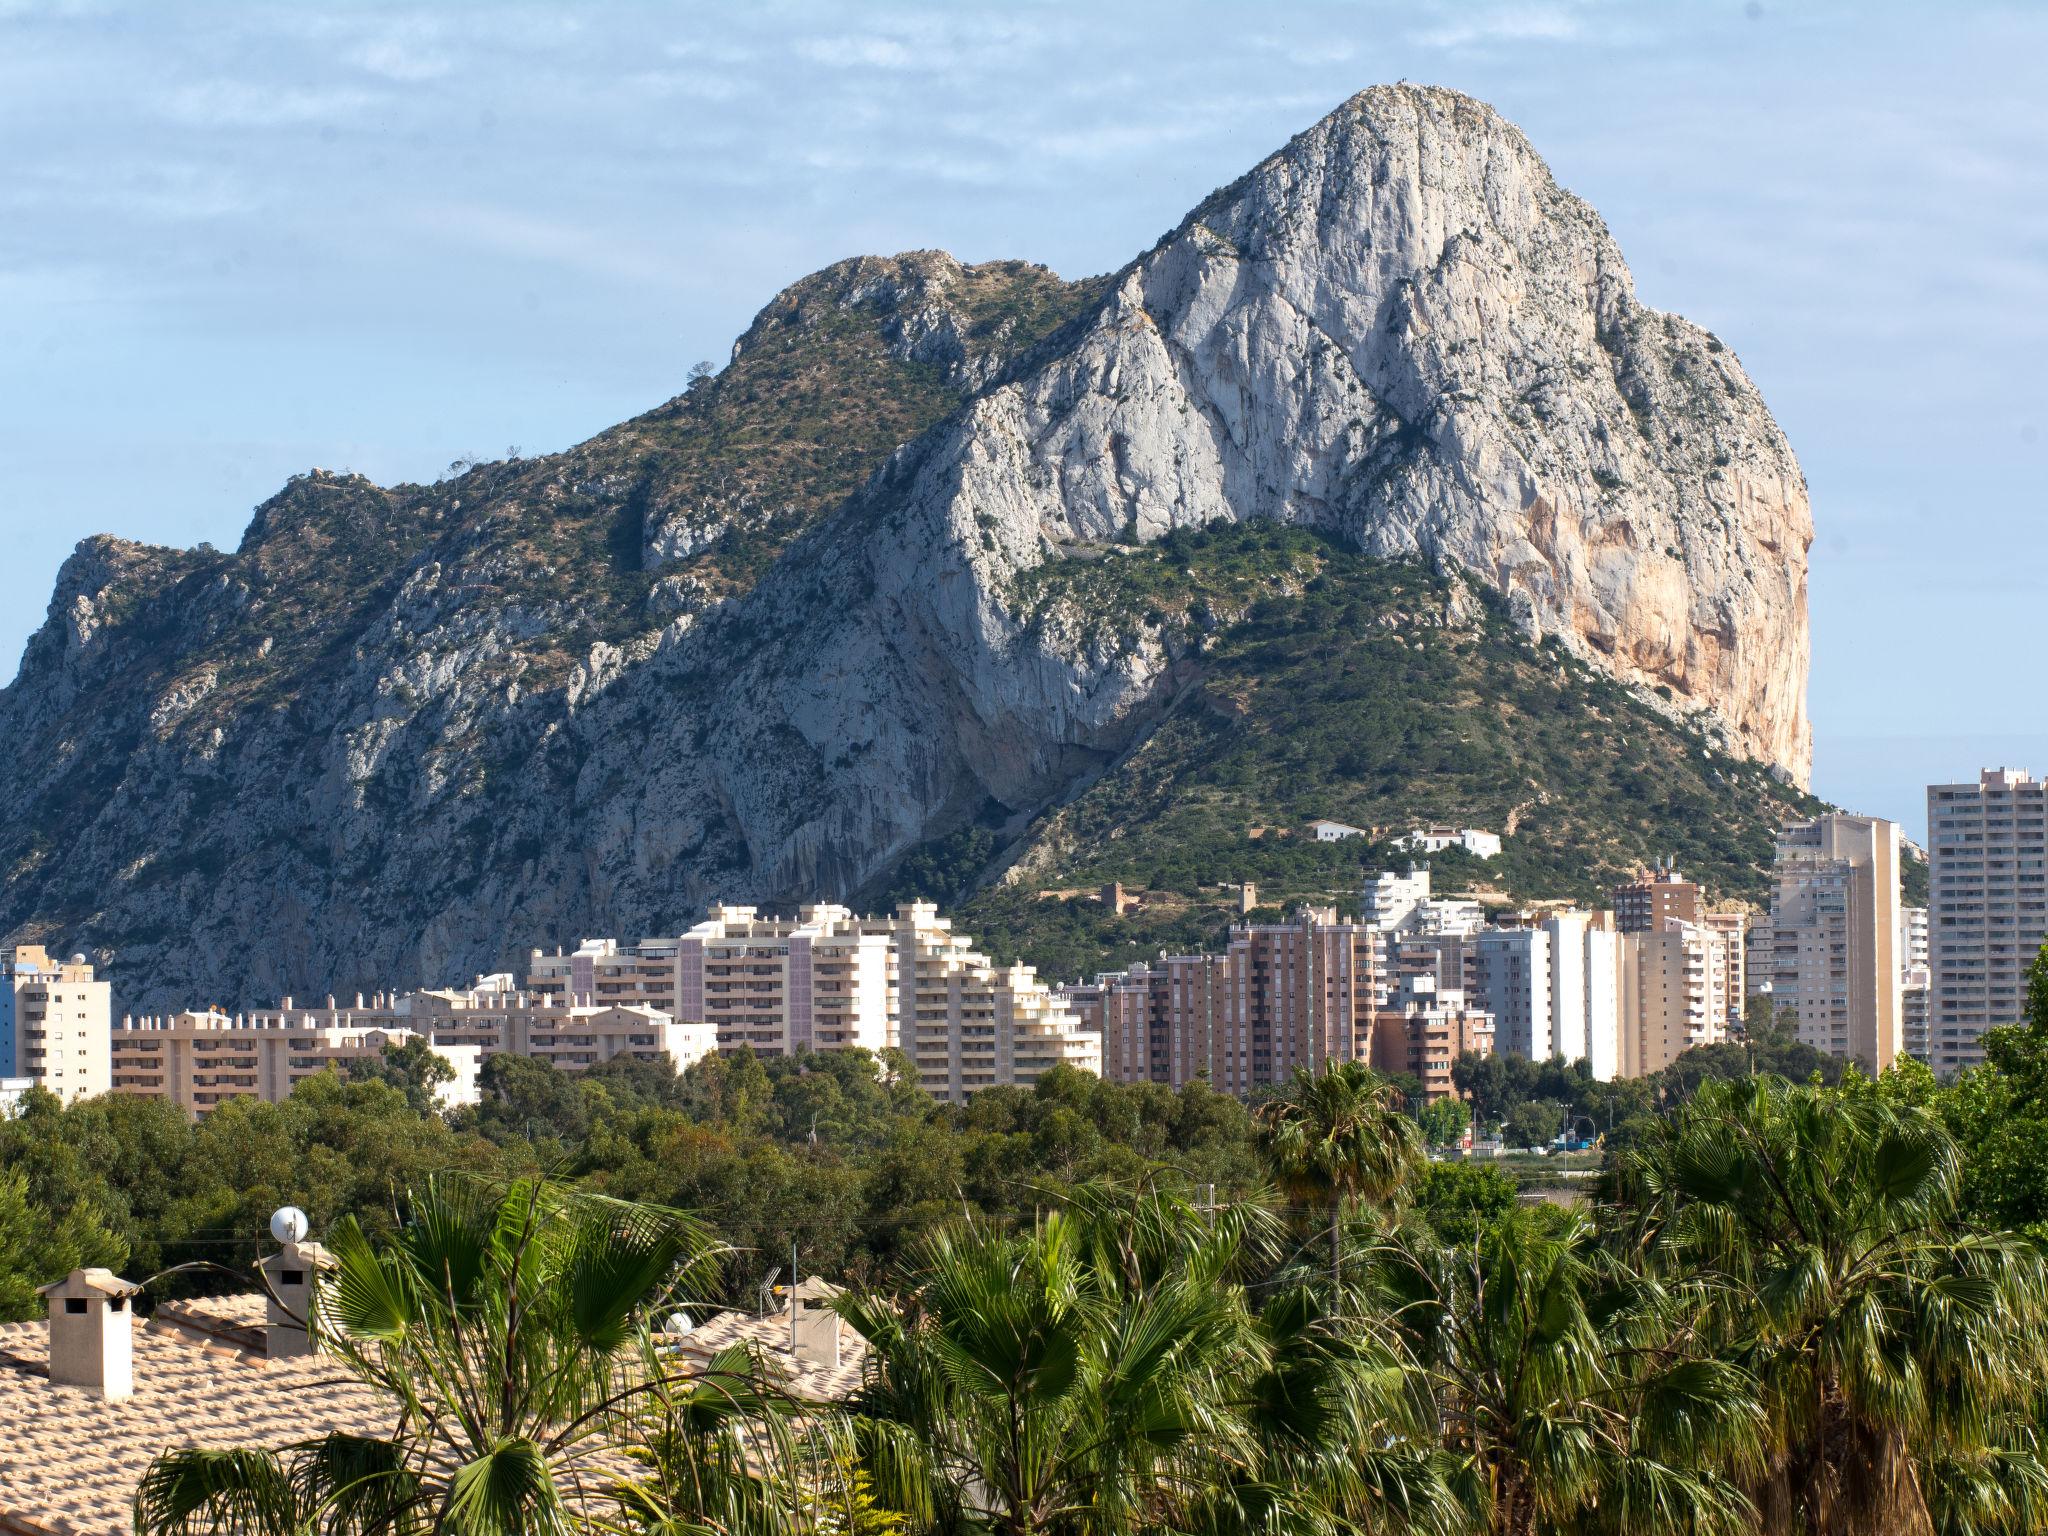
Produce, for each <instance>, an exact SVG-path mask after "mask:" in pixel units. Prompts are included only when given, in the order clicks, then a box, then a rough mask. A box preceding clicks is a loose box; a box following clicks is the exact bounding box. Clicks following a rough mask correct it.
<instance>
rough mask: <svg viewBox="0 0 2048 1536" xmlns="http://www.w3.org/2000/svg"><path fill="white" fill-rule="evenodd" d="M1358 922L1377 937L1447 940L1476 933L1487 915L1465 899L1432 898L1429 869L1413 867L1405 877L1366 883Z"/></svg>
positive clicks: (1376, 877) (1384, 875) (1386, 875)
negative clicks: (1395, 935)
mask: <svg viewBox="0 0 2048 1536" xmlns="http://www.w3.org/2000/svg"><path fill="white" fill-rule="evenodd" d="M1359 921H1360V922H1361V923H1362V924H1363V925H1364V926H1365V927H1367V928H1370V929H1372V930H1373V931H1375V932H1377V933H1385V934H1400V935H1403V936H1407V937H1415V938H1446V937H1458V936H1465V935H1470V934H1474V933H1477V932H1478V931H1479V930H1480V929H1481V928H1483V927H1484V926H1485V925H1486V913H1485V910H1484V909H1483V908H1481V906H1480V905H1479V903H1478V902H1476V901H1472V900H1469V899H1467V898H1465V897H1462V896H1434V895H1432V894H1431V893H1430V885H1429V866H1428V865H1427V864H1411V865H1409V866H1408V871H1407V873H1406V874H1396V873H1394V872H1393V871H1391V870H1390V871H1386V872H1384V873H1381V874H1377V875H1374V876H1373V877H1372V878H1371V879H1369V880H1367V881H1366V882H1365V888H1364V891H1363V892H1362V893H1361V900H1360V906H1359Z"/></svg>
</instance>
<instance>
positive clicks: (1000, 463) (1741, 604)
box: [0, 87, 1810, 1007]
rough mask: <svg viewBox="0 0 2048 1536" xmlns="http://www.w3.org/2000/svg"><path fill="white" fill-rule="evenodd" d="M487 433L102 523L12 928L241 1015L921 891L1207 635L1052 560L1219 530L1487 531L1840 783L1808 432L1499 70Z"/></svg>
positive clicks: (1518, 570) (847, 265) (913, 273)
mask: <svg viewBox="0 0 2048 1536" xmlns="http://www.w3.org/2000/svg"><path fill="white" fill-rule="evenodd" d="M458 469H459V471H460V472H459V473H457V474H456V475H455V476H454V477H453V478H451V479H448V480H444V481H443V482H441V483H439V484H437V485H434V486H400V487H393V488H389V489H385V488H380V487H377V486H374V485H371V484H369V483H368V482H367V481H363V480H361V479H359V478H356V477H350V476H336V475H326V474H321V473H318V472H316V473H315V474H313V475H309V476H304V477H301V478H300V479H298V480H295V481H294V482H293V483H292V485H291V486H289V487H287V489H286V490H285V491H284V492H282V493H280V495H279V496H278V497H277V498H275V499H273V501H272V502H270V503H267V504H266V505H265V507H263V508H261V509H259V511H258V513H257V515H256V517H255V519H254V520H253V521H252V523H251V525H250V530H249V535H248V537H247V538H245V540H244V542H243V545H242V547H241V548H240V550H238V551H237V552H236V553H235V554H233V555H225V554H216V553H214V552H211V551H204V550H202V551H195V552H189V553H188V552H178V551H162V550H148V549H144V548H142V547H140V546H135V545H129V544H123V543H121V542H119V541H116V540H111V539H97V540H90V541H88V542H87V544H85V545H83V546H81V548H80V551H79V554H78V555H77V556H76V557H74V559H73V561H72V562H71V564H70V565H68V566H67V568H66V570H65V572H64V574H63V576H62V577H61V578H60V581H59V584H58V590H57V593H56V596H55V597H54V599H53V602H52V606H51V613H50V620H49V622H48V624H47V625H46V626H45V628H44V629H43V630H42V631H41V632H40V634H39V635H38V636H37V638H36V639H35V641H34V642H33V643H32V644H31V646H30V648H29V652H28V655H27V658H26V660H25V662H24V665H23V670H22V674H21V676H20V678H19V679H18V680H17V681H16V682H15V684H14V685H13V686H12V687H10V688H9V689H7V690H6V691H5V693H4V694H0V793H5V795H6V796H7V803H8V804H9V805H10V806H13V807H16V808H17V811H16V814H15V815H14V817H13V818H11V819H10V821H9V822H8V823H6V824H5V826H4V827H0V881H4V883H0V929H5V930H6V931H7V932H9V933H11V934H13V935H16V936H34V937H50V938H54V939H59V940H61V942H62V943H63V944H64V946H65V947H66V948H67V949H75V948H89V949H92V950H93V951H95V952H96V953H97V954H98V955H99V956H100V957H101V959H102V960H103V961H105V962H108V963H109V964H110V965H111V967H112V970H113V973H114V975H115V976H116V978H117V980H118V981H119V982H120V984H121V988H122V996H123V1000H124V1002H125V1003H127V1004H129V1005H131V1006H151V1007H154V1006H159V1005H163V1004H169V1003H182V1002H188V1001H212V1002H218V1003H223V1004H230V1005H232V1004H235V1003H244V1002H254V1001H257V1000H260V999H263V998H266V997H270V996H273V995H275V994H278V993H282V992H293V993H296V994H300V995H307V994H314V995H317V994H321V993H325V992H326V991H329V990H334V991H338V992H341V991H352V990H355V989H356V988H358V987H369V986H376V985H382V984H400V985H404V984H410V983H414V982H417V981H422V980H445V979H448V978H451V977H457V976H460V975H462V974H464V973H466V972H468V971H472V970H478V969H488V968H497V967H499V966H502V965H504V964H506V963H507V962H508V961H509V960H510V959H511V958H512V955H513V952H514V951H516V950H517V949H518V948H519V947H521V946H523V945H525V944H527V943H529V942H532V943H538V942H553V941H556V940H560V939H573V938H575V937H576V936H577V935H578V934H579V933H582V932H597V931H612V932H620V933H626V934H635V933H639V932H652V931H660V930H662V929H673V928H675V927H676V926H678V925H680V924H682V923H683V922H685V921H687V920H689V919H690V918H691V917H692V916H693V914H695V913H696V912H697V911H698V910H699V909H700V907H701V905H702V904H703V903H704V902H705V901H706V900H708V899H713V898H717V897H727V898H740V897H748V898H753V899H758V900H761V901H769V902H772V901H783V900H790V899H795V898H799V897H813V896H820V895H841V894H850V893H854V892H858V891H861V890H863V889H869V888H872V887H873V885H874V884H875V883H876V882H877V881H878V880H880V879H882V878H883V877H885V876H886V874H887V872H888V871H889V870H890V869H891V868H892V866H893V865H894V864H895V862H896V861H897V860H898V859H899V858H901V857H902V855H903V854H904V853H905V852H906V851H907V850H909V849H911V848H913V847H916V846H917V845H919V844H920V843H923V842H926V841H928V840H930V839H932V838H934V837H937V836H942V835H945V834H948V833H951V832H953V831H955V830H956V829H959V828H963V827H967V826H970V825H980V826H983V827H987V828H990V829H992V830H997V831H999V832H1001V833H1004V834H1008V833H1013V832H1015V831H1018V830H1020V829H1021V828H1022V827H1023V826H1025V825H1026V824H1027V823H1028V822H1029V821H1030V820H1031V818H1032V817H1033V816H1035V815H1036V814H1037V813H1039V812H1040V811H1041V810H1042V809H1043V808H1045V807H1046V806H1047V805H1049V804H1051V803H1054V802H1056V801H1058V800H1059V799H1060V798H1062V797H1063V796H1065V795H1067V794H1069V793H1070V792H1071V791H1072V790H1073V789H1074V787H1075V786H1076V785H1077V784H1080V783H1082V782H1085V781H1086V780H1087V779H1088V778H1089V777H1090V776H1091V775H1093V774H1094V773H1096V772H1098V771H1100V770H1101V769H1102V768H1103V767H1104V765H1106V764H1107V763H1109V762H1111V761H1112V760H1113V759H1115V757H1116V756H1117V755H1118V754H1119V753H1121V752H1122V751H1124V750H1125V749H1126V748H1127V747H1129V746H1130V745H1131V744H1132V743H1133V742H1134V741H1135V740H1137V739H1138V738H1139V737H1140V736H1141V735H1142V734H1143V733H1144V732H1145V731H1147V730H1148V729H1149V728H1150V727H1151V725H1152V724H1153V723H1154V722H1155V721H1156V720H1157V719H1158V718H1159V715H1160V712H1161V710H1162V709H1164V708H1165V707H1166V705H1167V703H1168V701H1169V700H1170V699H1171V697H1172V696H1173V695H1174V693H1175V691H1176V689H1177V687H1178V686H1179V683H1180V682H1181V681H1182V680H1183V679H1185V678H1187V677H1188V676H1190V675H1192V673H1193V671H1194V669H1196V668H1198V667H1199V665H1200V660H1199V656H1198V655H1197V654H1196V651H1197V650H1198V644H1199V642H1198V639H1197V640H1191V639H1190V638H1188V637H1189V635H1190V634H1191V633H1196V634H1198V627H1197V629H1196V630H1195V631H1190V630H1188V629H1187V628H1185V627H1182V628H1175V627H1172V626H1162V625H1159V624H1156V623H1150V622H1149V621H1145V620H1143V619H1142V618H1141V617H1140V616H1138V615H1126V616H1124V618H1126V619H1128V622H1113V623H1105V622H1102V620H1103V618H1104V615H1103V614H1102V613H1100V612H1088V611H1085V610H1082V609H1077V608H1076V607H1075V606H1074V605H1073V604H1072V603H1046V602H1043V601H1040V600H1038V597H1037V594H1038V593H1039V592H1040V591H1041V589H1042V587H1043V586H1044V579H1043V578H1044V575H1045V572H1046V571H1047V570H1048V569H1054V570H1062V569H1068V567H1066V566H1051V567H1048V564H1047V563H1048V562H1072V561H1083V560H1088V561H1098V560H1099V561H1109V562H1114V561H1116V560H1118V559H1119V558H1120V554H1119V552H1120V551H1127V550H1128V549H1129V548H1130V547H1131V546H1133V545H1134V544H1143V543H1144V542H1145V541H1148V540H1153V539H1156V538H1158V537H1160V536H1161V535H1163V534H1164V533H1166V532H1168V531H1169V530H1171V529H1174V528H1177V527H1182V526H1186V525H1190V524H1197V523H1207V522H1214V521H1218V520H1248V519H1261V518H1264V519H1279V520H1284V521H1287V522H1292V523H1297V524H1304V525H1310V526H1313V527H1316V528H1318V529H1321V530H1325V531H1326V532H1328V533H1329V534H1330V535H1332V536H1333V537H1335V538H1337V539H1339V540H1342V541H1345V542H1349V543H1352V544H1355V545H1356V546H1358V547H1360V548H1362V549H1364V550H1366V551H1368V552H1372V553H1377V554H1383V555H1389V556H1405V557H1421V558H1424V559H1427V560H1431V561H1434V562H1437V563H1438V564H1440V565H1441V566H1443V567H1445V568H1447V569H1448V568H1455V569H1459V570H1463V571H1465V572H1467V573H1468V574H1469V575H1470V576H1471V577H1473V578H1475V579H1476V580H1477V581H1478V582H1479V583H1480V584H1481V585H1483V586H1486V587H1491V588H1492V589H1494V590H1495V591H1497V592H1498V593H1499V594H1501V597H1502V600H1503V601H1504V602H1505V603H1507V604H1508V605H1509V606H1510V609H1511V611H1512V612H1513V614H1514V615H1515V617H1516V619H1517V621H1518V622H1519V623H1520V624H1521V625H1522V626H1523V627H1524V628H1525V629H1527V630H1529V631H1531V632H1541V633H1544V634H1554V635H1556V636H1557V637H1559V638H1560V639H1561V640H1562V641H1563V642H1564V643H1565V644H1566V645H1567V646H1569V647H1570V648H1571V649H1572V650H1574V651H1576V652H1578V653H1580V654H1581V655H1582V656H1583V657H1585V658H1587V659H1589V660H1591V661H1592V662H1594V663H1595V664H1596V665H1598V666H1600V667H1603V668H1605V669H1607V670H1608V671H1610V672H1611V673H1613V674H1614V675H1615V676H1617V677H1619V678H1621V679H1623V680H1624V681H1626V682H1629V683H1630V684H1632V685H1635V686H1637V687H1639V688H1641V689H1642V690H1643V691H1644V693H1645V696H1646V697H1648V698H1651V699H1654V700H1655V701H1656V702H1657V704H1658V706H1659V707H1660V708H1663V709H1666V710H1668V711H1670V712H1672V713H1674V714H1683V715H1686V716H1689V717H1691V718H1693V719H1695V720H1696V721H1697V722H1698V723H1700V724H1702V725H1704V726H1706V727H1707V728H1709V729H1710V730H1711V731H1713V732H1715V733H1718V734H1720V735H1721V736H1722V737H1724V738H1725V740H1726V741H1727V742H1728V743H1730V744H1731V746H1733V747H1734V748H1735V749H1736V750H1738V751H1740V752H1743V753H1747V754H1751V755H1754V756H1757V757H1760V758H1763V759H1765V760H1767V761H1769V762H1771V763H1773V764H1775V765H1777V766H1778V767H1779V768H1780V769H1781V770H1782V771H1783V772H1785V773H1786V774H1788V775H1790V776H1792V777H1795V778H1803V776H1804V774H1805V771H1806V765H1807V752H1808V748H1807V727H1806V718H1805V706H1804V682H1805V663H1806V617H1805V580H1806V552H1807V546H1808V543H1809V542H1810V526H1809V521H1808V512H1807V507H1806V502H1805V498H1804V492H1803V488H1802V485H1801V481H1800V476H1799V472H1798V468H1797V465H1796V464H1795V462H1794V460H1793V458H1792V455H1791V452H1790V450H1789V449H1788V448H1787V446H1786V444H1785V442H1784V439H1783V437H1782V435H1781V434H1780V433H1779V432H1778V430H1777V428H1776V427H1775V425H1774V424H1773V423H1772V422H1771V419H1770V417H1769V415H1768V413H1767V412H1766V411H1765V410H1764V408H1763V405H1762V403H1761V401H1760V400H1759V399H1758V398H1757V396H1756V393H1755V391H1754V389H1753V388H1752V387H1751V386H1750V384H1749V382H1748V380H1747V379H1746V378H1745V377H1744V376H1743V374H1742V372H1741V370H1740V368H1739V366H1738V365H1737V364H1736V362H1735V360H1734V357H1733V355H1732V353H1730V352H1729V351H1728V350H1727V349H1726V348H1725V347H1723V346H1722V345H1721V344H1720V343H1719V342H1718V341H1716V340H1715V339H1714V338H1712V337H1710V336H1707V335H1706V334H1705V333H1703V332H1701V331H1699V330H1698V329H1696V328H1694V327H1692V326H1689V325H1687V324H1686V323H1685V322H1683V321H1680V320H1677V319H1675V318H1672V317H1668V316H1664V315H1659V314H1655V313H1653V312H1650V311H1648V310H1645V309H1643V308H1642V307H1641V306H1640V305H1638V304H1637V303H1636V301H1635V299H1634V296H1633V292H1632V290H1631V286H1630V282H1629V277H1628V273H1627V270H1626V268H1625V267H1624V266H1623V264H1622V261H1621V258H1620V256H1619V254H1618V252H1617V251H1616V250H1615V248H1614V245H1613V242H1612V241H1611V239H1610V238H1609V237H1608V235H1607V233H1606V231H1605V230H1604V228H1602V226H1601V224H1600V222H1599V220H1598V219H1597V217H1596V216H1595V215H1594V214H1593V213H1592V212H1591V211H1590V210H1589V209H1587V208H1586V207H1585V206H1584V205H1583V204H1581V203H1579V202H1577V201H1576V200H1575V199H1573V198H1571V197H1570V196H1569V195H1568V194H1566V193H1564V192H1562V191H1560V190H1559V189H1558V188H1557V187H1556V186H1555V184H1554V183H1553V182H1552V181H1551V179H1550V177H1549V175H1548V173H1547V172H1546V171H1545V169H1544V167H1543V165H1542V163H1541V162H1540V161H1539V160H1538V159H1537V157H1536V156H1535V154H1534V153H1533V152H1532V151H1531V150H1530V148H1529V146H1528V145H1527V144H1526V143H1525V142H1524V141H1523V139H1522V138H1521V136H1520V135H1519V134H1518V133H1516V132H1515V130H1514V129H1512V128H1511V127H1509V126H1508V125H1507V124H1506V123H1504V122H1502V121H1501V119H1500V118H1498V117H1497V116H1496V115H1495V114H1493V113H1492V112H1491V111H1490V110H1488V109H1487V108H1485V107H1483V106H1481V105H1479V104H1478V103H1475V102H1471V101H1469V100H1467V99H1465V98H1462V97H1459V96H1456V95H1454V94H1452V93H1449V92H1442V91H1432V90H1424V89H1419V88H1410V87H1398V88H1388V89H1380V90H1374V91H1369V92H1366V93H1364V94H1363V95H1361V96H1359V97H1357V98H1354V99H1353V100H1352V101H1350V102H1348V103H1346V104H1345V105H1344V106H1343V107H1341V108H1340V109H1339V110H1338V111H1337V112H1335V113H1333V114H1332V115H1331V116H1330V117H1329V118H1327V119H1325V120H1324V121H1323V122H1322V123H1320V124H1318V125H1317V126H1316V127H1315V128H1313V129H1311V130H1310V131H1309V132H1307V133H1305V134H1304V135H1302V136H1301V137H1300V138H1298V139H1296V140H1295V141H1294V142H1293V143H1291V144H1289V145H1288V146H1287V147H1286V148H1284V149H1283V150H1281V151H1280V152H1279V153H1278V154H1276V155H1274V156H1273V157H1271V158H1270V159H1269V160H1267V161H1266V162H1264V163H1263V164H1262V165H1260V166H1259V167H1257V168H1256V169H1255V170H1253V171H1252V172H1251V173H1250V174H1249V175H1247V176H1246V177H1245V178H1244V179H1243V180H1241V181H1239V182H1238V183H1236V184H1235V185H1233V186H1231V187H1228V188H1225V189H1224V190H1222V191H1220V192H1218V193H1217V194H1215V195H1214V196H1213V197H1211V198H1210V199H1209V200H1208V201H1207V202H1205V203H1204V204H1203V205H1202V207H1200V208H1198V209H1197V210H1195V212H1194V213H1192V214H1191V215H1189V217H1188V219H1187V220H1186V221H1185V222H1184V223H1183V224H1182V226H1181V227H1180V228H1179V229H1178V230H1176V231H1175V232H1174V233H1173V234H1172V235H1170V236H1168V237H1167V238H1166V239H1165V240H1163V241H1162V242H1161V243H1160V244H1159V245H1158V246H1157V247H1155V248H1154V249H1153V250H1151V251H1150V252H1148V253H1146V254H1145V255H1144V256H1142V257H1140V258H1139V259H1138V260H1137V261H1135V262H1134V263H1132V264H1131V265H1130V266H1129V267H1127V268H1126V269H1125V270H1124V271H1122V272H1120V273H1118V274H1116V275H1114V276H1113V277H1111V278H1108V279H1102V280H1098V281H1094V282H1090V283H1081V284H1070V283H1063V282H1061V281H1060V280H1059V279H1057V278H1055V277H1053V276H1052V275H1051V274H1050V273H1048V272H1046V271H1045V270H1044V269H1043V268H1036V267H1031V266H1028V265H1026V264H1023V263H993V264H987V265H982V266H963V265H962V264H960V263H957V262H955V261H953V260H952V258H950V257H947V256H945V255H943V254H942V253H932V252H920V253H913V254H911V255H908V256H902V257H896V258H890V259H887V260H882V259H874V258H863V259H860V260H856V261H850V262H843V263H840V264H839V265H837V266H835V267H833V268H830V269H827V271H825V272H823V273H820V274H817V275H816V276H814V277H812V278H808V279H805V280H804V282H802V283H799V284H797V285H796V286H795V287H793V288H792V289H791V290H789V291H788V292H787V293H785V294H783V295H781V296H779V297H778V298H777V299H776V300H775V301H774V302H772V303H771V304H770V305H769V306H768V307H767V308H766V309H764V310H763V311H762V313H761V315H760V317H759V318H757V319H756V321H755V322H754V324H753V325H752V326H751V327H750V328H749V330H748V332H747V333H746V335H745V336H743V337H742V338H741V340H740V342H739V343H738V344H737V345H736V347H735V349H734V357H733V361H732V363H731V364H730V365H729V366H728V367H727V368H726V369H725V370H724V371H723V373H721V374H720V375H719V376H717V377H716V378H715V379H710V380H706V381H701V382H699V383H698V384H696V385H695V386H693V387H692V389H691V390H689V391H688V392H687V393H686V394H685V395H683V396H679V397H678V398H677V399H676V400H674V401H671V402H669V403H668V404H666V405H664V406H661V407H659V408H657V409H656V410H655V411H652V412H650V413H649V414H648V415H646V416H644V417H641V418H638V419H636V420H635V421H633V422H629V423H626V424H624V425H623V426H621V427H619V428H617V429H614V430H613V431H612V432H608V433H606V434H604V435H602V436H601V437H599V438H596V439H593V440H592V441H591V442H590V443H586V444H583V445H581V446H580V447H578V448H575V449H572V450H570V451H569V452H567V453H565V454H561V455H556V456H552V457H548V458H539V459H532V460H519V461H510V462H506V463H499V464H488V465H467V466H458ZM1105 569H1108V567H1105Z"/></svg>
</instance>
